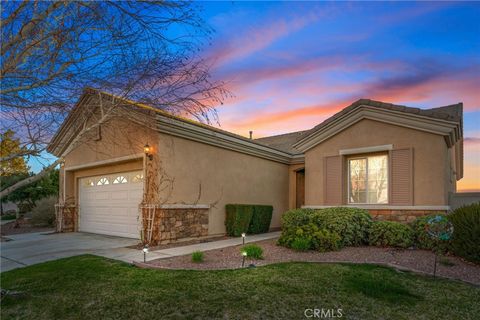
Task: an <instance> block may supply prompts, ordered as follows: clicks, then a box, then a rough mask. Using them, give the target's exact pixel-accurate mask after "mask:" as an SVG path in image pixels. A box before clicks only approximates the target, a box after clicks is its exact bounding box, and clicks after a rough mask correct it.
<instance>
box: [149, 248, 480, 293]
mask: <svg viewBox="0 0 480 320" xmlns="http://www.w3.org/2000/svg"><path fill="white" fill-rule="evenodd" d="M276 241H277V240H276V239H273V240H265V241H260V242H257V244H258V245H260V246H261V247H262V248H263V249H264V250H263V252H264V254H263V256H264V259H263V260H256V261H250V260H247V261H246V264H245V265H246V266H248V264H250V263H252V262H253V263H254V264H255V265H256V266H264V265H268V264H272V263H279V262H292V261H301V262H327V263H336V262H347V263H371V264H382V265H389V266H392V267H395V268H397V269H400V270H410V271H414V272H419V273H425V274H430V275H433V266H434V257H435V255H434V254H433V252H431V251H427V250H411V249H395V248H379V247H347V248H344V249H342V250H340V251H333V252H325V253H320V252H317V251H307V252H298V251H294V250H291V249H288V248H284V247H281V246H278V245H276ZM241 247H242V246H241V245H238V246H234V247H228V248H224V249H217V250H211V251H206V252H205V255H204V262H202V263H194V262H192V261H191V259H192V257H191V255H186V256H180V257H173V258H167V259H157V260H153V261H150V262H148V263H147V264H145V265H144V267H154V268H168V269H194V270H215V269H237V268H241V267H242V256H241V254H240V250H241ZM437 275H438V276H440V277H446V278H450V279H458V280H462V281H466V282H469V283H473V284H476V285H480V266H479V265H475V264H473V263H469V262H466V261H464V260H462V259H460V258H457V257H453V256H446V257H440V258H439V262H438V264H437Z"/></svg>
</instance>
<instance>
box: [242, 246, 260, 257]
mask: <svg viewBox="0 0 480 320" xmlns="http://www.w3.org/2000/svg"><path fill="white" fill-rule="evenodd" d="M241 252H246V253H247V258H250V259H263V249H262V247H260V246H259V245H256V244H247V245H246V246H243V248H242V249H241Z"/></svg>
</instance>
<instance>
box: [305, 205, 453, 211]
mask: <svg viewBox="0 0 480 320" xmlns="http://www.w3.org/2000/svg"><path fill="white" fill-rule="evenodd" d="M335 207H347V208H360V209H370V210H441V211H444V210H450V206H390V205H371V204H365V205H362V204H358V205H352V204H348V205H338V206H322V205H308V206H302V209H325V208H335Z"/></svg>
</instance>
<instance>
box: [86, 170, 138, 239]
mask: <svg viewBox="0 0 480 320" xmlns="http://www.w3.org/2000/svg"><path fill="white" fill-rule="evenodd" d="M133 177H137V178H138V177H143V176H142V172H129V173H124V174H117V175H105V176H98V177H88V178H83V179H80V181H79V205H80V206H79V208H80V209H79V230H80V231H85V232H92V233H100V234H108V235H114V236H122V237H129V238H136V239H138V238H139V230H140V229H139V218H138V215H139V209H138V205H139V204H140V202H141V201H142V195H143V184H142V183H141V181H139V179H136V180H135V179H133ZM107 181H108V184H107Z"/></svg>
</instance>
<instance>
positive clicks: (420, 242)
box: [411, 214, 450, 252]
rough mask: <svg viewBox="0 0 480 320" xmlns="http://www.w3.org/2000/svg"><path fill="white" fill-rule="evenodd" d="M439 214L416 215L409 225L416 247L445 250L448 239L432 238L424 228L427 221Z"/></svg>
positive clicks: (448, 243)
mask: <svg viewBox="0 0 480 320" xmlns="http://www.w3.org/2000/svg"><path fill="white" fill-rule="evenodd" d="M437 215H439V214H431V215H428V216H423V217H418V218H417V219H415V221H413V222H412V224H411V226H412V229H413V233H414V242H415V245H416V247H417V248H419V249H427V250H439V251H440V252H446V251H447V250H448V247H449V245H450V242H449V241H441V240H436V239H433V238H432V237H431V236H430V235H429V234H428V232H427V230H426V228H425V227H426V225H427V221H428V220H429V219H431V218H433V217H434V216H437Z"/></svg>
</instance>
